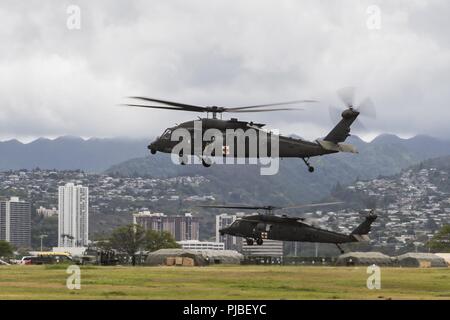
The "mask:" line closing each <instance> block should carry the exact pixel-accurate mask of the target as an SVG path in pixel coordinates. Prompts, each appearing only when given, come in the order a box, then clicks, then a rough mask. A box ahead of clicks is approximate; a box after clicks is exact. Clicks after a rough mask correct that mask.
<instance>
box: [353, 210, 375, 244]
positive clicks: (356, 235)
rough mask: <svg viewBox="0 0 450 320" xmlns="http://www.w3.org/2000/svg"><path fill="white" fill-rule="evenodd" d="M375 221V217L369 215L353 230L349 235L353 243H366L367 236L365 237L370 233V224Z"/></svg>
mask: <svg viewBox="0 0 450 320" xmlns="http://www.w3.org/2000/svg"><path fill="white" fill-rule="evenodd" d="M376 219H377V216H376V215H375V214H373V213H371V214H369V215H368V216H367V217H366V219H365V220H364V221H363V222H362V223H361V224H360V225H359V226H357V227H356V228H355V230H353V231H352V233H351V234H350V235H351V236H352V237H353V239H354V240H355V241H358V242H360V241H368V240H369V236H368V235H367V234H368V233H369V232H370V227H371V225H372V223H373V222H374V221H375V220H376Z"/></svg>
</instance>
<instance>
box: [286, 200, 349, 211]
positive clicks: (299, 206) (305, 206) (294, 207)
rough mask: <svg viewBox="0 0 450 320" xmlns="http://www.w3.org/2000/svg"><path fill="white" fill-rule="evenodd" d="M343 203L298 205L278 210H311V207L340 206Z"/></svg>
mask: <svg viewBox="0 0 450 320" xmlns="http://www.w3.org/2000/svg"><path fill="white" fill-rule="evenodd" d="M342 203H344V202H342V201H338V202H323V203H311V204H300V205H296V206H289V207H281V208H280V209H283V210H284V209H299V208H311V207H322V206H332V205H336V204H342Z"/></svg>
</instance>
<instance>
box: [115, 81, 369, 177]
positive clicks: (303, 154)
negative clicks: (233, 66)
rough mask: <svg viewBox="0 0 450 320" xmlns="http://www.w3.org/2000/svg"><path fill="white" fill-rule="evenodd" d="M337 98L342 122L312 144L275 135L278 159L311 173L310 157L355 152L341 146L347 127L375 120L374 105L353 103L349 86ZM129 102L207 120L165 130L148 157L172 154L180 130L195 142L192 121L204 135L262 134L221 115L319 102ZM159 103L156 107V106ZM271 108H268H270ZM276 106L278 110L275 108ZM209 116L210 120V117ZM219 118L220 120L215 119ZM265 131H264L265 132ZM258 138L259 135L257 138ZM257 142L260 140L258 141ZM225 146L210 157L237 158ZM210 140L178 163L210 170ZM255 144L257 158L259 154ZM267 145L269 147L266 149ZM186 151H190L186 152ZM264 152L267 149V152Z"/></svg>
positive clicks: (257, 127)
mask: <svg viewBox="0 0 450 320" xmlns="http://www.w3.org/2000/svg"><path fill="white" fill-rule="evenodd" d="M338 96H339V97H340V99H341V100H342V102H343V103H344V105H345V107H346V108H345V109H344V111H342V112H341V119H340V121H339V122H338V123H337V125H336V126H335V127H334V128H333V129H332V130H331V131H330V132H329V133H328V134H327V135H326V136H325V137H324V138H319V139H316V140H315V141H307V140H304V139H301V138H294V137H289V136H283V135H277V137H278V138H279V144H278V146H279V150H278V157H280V158H300V159H302V160H303V162H304V163H305V165H306V166H307V167H308V170H309V172H314V167H313V166H312V165H311V164H310V161H309V160H310V158H311V157H315V156H322V155H326V154H331V153H337V152H350V153H357V150H356V148H355V147H354V146H352V145H350V144H345V143H343V142H344V141H345V140H346V139H347V137H349V136H350V126H351V125H352V124H353V122H354V121H355V120H356V119H357V117H358V116H359V115H360V114H361V113H362V114H366V115H367V116H369V117H374V116H375V112H374V110H375V109H374V106H373V103H372V101H371V100H370V99H369V98H366V99H365V100H363V102H361V103H360V104H359V105H358V106H356V105H355V104H354V88H353V87H348V88H344V89H341V90H340V91H338ZM129 98H131V99H135V100H140V101H145V102H146V103H149V102H151V103H152V104H124V105H125V106H131V107H140V108H153V109H166V110H174V111H188V112H200V113H206V118H200V117H199V120H192V121H187V122H184V123H181V124H179V125H176V126H174V127H170V128H167V129H166V130H165V131H164V132H163V134H162V135H161V136H159V137H157V138H156V140H155V141H153V142H151V143H150V144H149V145H148V149H149V150H150V152H151V154H156V153H157V152H163V153H172V152H173V149H174V147H175V146H176V145H177V144H178V143H179V141H177V140H174V139H171V138H172V133H173V132H174V131H176V130H177V129H179V128H182V129H186V130H188V131H189V134H190V135H191V139H190V140H194V135H195V134H194V128H195V126H194V122H195V121H201V130H202V131H203V132H204V131H206V130H207V129H209V128H215V129H218V130H220V131H222V133H223V134H224V135H225V131H226V130H227V129H232V130H237V129H242V130H247V129H249V128H251V129H254V130H256V131H265V130H264V129H263V127H264V126H265V124H263V123H254V122H247V121H239V120H238V119H237V118H231V119H229V120H223V119H222V114H223V113H247V112H252V113H255V112H276V111H293V110H302V109H299V108H292V107H289V108H288V107H282V108H278V107H279V106H286V105H294V104H300V103H314V102H318V101H316V100H296V101H288V102H278V103H269V104H259V105H252V106H243V107H222V106H198V105H192V104H185V103H179V102H173V101H168V100H161V99H153V98H147V97H140V96H134V97H129ZM155 104H158V105H155ZM269 107H270V108H269ZM274 107H277V108H274ZM210 114H211V117H209V115H210ZM218 116H220V119H219V118H218ZM265 132H267V131H265ZM269 133H270V132H269ZM258 137H259V136H258ZM258 139H259V138H258ZM223 141H224V145H223V146H222V155H218V154H213V156H223V157H226V156H231V157H235V158H236V157H238V156H239V155H238V153H237V150H236V149H234V150H231V151H230V150H229V146H228V145H226V140H225V139H223ZM211 143H212V142H211V141H202V149H201V150H202V151H201V152H200V153H199V152H197V151H196V150H195V148H194V147H193V143H192V148H191V149H190V152H189V154H184V153H183V152H182V151H180V152H179V154H178V156H179V161H180V164H182V165H184V164H186V162H187V161H186V156H187V155H195V156H198V157H199V158H200V159H201V161H202V164H203V166H205V167H209V166H211V161H208V159H207V156H205V154H204V150H206V147H207V146H208V145H209V144H211ZM257 145H258V151H257V153H258V157H259V155H260V154H261V153H260V151H261V150H259V143H258V144H257ZM269 145H270V143H269V144H268V146H269ZM188 151H189V150H188ZM266 151H267V150H266ZM264 154H265V155H269V156H270V152H265V153H264ZM251 156H252V154H251V153H250V152H249V149H248V145H246V146H245V154H244V157H245V158H250V157H251Z"/></svg>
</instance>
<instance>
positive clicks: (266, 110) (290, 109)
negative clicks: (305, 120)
mask: <svg viewBox="0 0 450 320" xmlns="http://www.w3.org/2000/svg"><path fill="white" fill-rule="evenodd" d="M303 110H304V109H295V108H278V109H263V110H232V111H229V110H225V112H233V113H246V112H271V111H303Z"/></svg>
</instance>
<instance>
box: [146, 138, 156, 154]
mask: <svg viewBox="0 0 450 320" xmlns="http://www.w3.org/2000/svg"><path fill="white" fill-rule="evenodd" d="M147 148H148V150H150V152H151V153H152V154H155V153H156V151H157V150H158V140H155V141H153V142H151V143H150V144H149V145H148V146H147Z"/></svg>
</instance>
